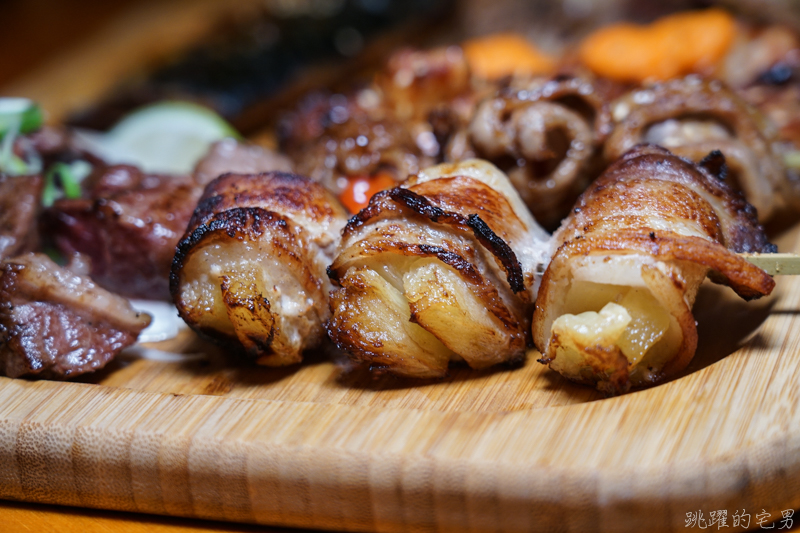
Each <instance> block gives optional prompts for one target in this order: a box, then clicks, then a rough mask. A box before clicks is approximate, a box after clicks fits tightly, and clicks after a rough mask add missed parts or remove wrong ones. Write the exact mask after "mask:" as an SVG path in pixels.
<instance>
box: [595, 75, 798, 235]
mask: <svg viewBox="0 0 800 533" xmlns="http://www.w3.org/2000/svg"><path fill="white" fill-rule="evenodd" d="M612 114H613V118H614V120H615V121H616V125H615V126H614V130H613V131H612V132H611V135H610V136H609V138H608V141H607V142H606V147H605V156H606V160H607V161H608V162H609V163H611V162H613V161H616V160H617V159H618V158H619V157H620V156H622V154H624V153H625V152H627V151H628V150H630V149H631V148H633V147H634V146H635V145H637V144H639V143H642V142H647V143H653V144H658V145H660V146H664V147H665V148H668V149H670V150H671V151H672V152H673V153H675V154H676V155H680V156H683V157H688V158H689V159H691V160H693V161H695V162H700V160H701V159H703V157H705V156H706V154H708V153H709V152H711V151H712V150H720V151H722V152H723V153H724V154H725V158H726V160H727V164H728V167H729V170H730V171H729V172H728V174H729V176H728V178H729V181H731V182H732V186H733V187H734V188H735V189H740V190H741V191H742V192H744V194H745V197H746V198H747V201H748V202H750V204H752V205H753V206H754V207H755V208H756V209H757V210H758V214H759V216H760V218H761V219H762V220H766V219H767V218H769V216H770V215H771V214H772V213H773V211H774V210H775V208H776V207H777V206H778V205H779V202H780V201H781V200H780V197H779V195H777V194H776V191H777V190H778V189H779V188H781V187H783V184H784V181H785V179H786V178H785V169H784V168H783V165H782V164H781V162H780V157H778V156H777V154H776V152H775V149H776V140H777V137H776V136H777V130H776V129H775V127H774V126H773V125H772V124H771V123H770V122H769V121H768V120H766V119H765V117H764V116H763V115H761V114H760V113H759V112H758V111H757V110H756V109H755V108H754V107H752V106H750V105H748V104H747V103H746V102H745V101H744V100H742V99H741V98H739V97H738V96H736V95H735V94H734V93H733V92H731V91H730V90H728V89H727V88H726V87H725V86H724V85H723V84H722V83H721V82H719V81H716V80H714V81H704V80H702V79H700V78H698V77H697V76H688V77H686V78H682V79H676V80H671V81H668V82H665V83H661V84H657V85H653V86H651V87H645V88H641V89H636V90H634V91H632V92H630V93H628V94H627V95H624V96H622V97H621V98H620V99H618V100H617V101H615V102H614V103H613V104H612ZM723 177H724V176H723Z"/></svg>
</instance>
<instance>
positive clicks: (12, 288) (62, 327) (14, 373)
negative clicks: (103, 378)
mask: <svg viewBox="0 0 800 533" xmlns="http://www.w3.org/2000/svg"><path fill="white" fill-rule="evenodd" d="M148 324H150V317H149V316H148V315H146V314H143V313H138V312H136V311H135V310H134V309H133V308H132V307H131V305H130V303H128V301H127V300H126V299H124V298H122V297H120V296H117V295H115V294H111V293H110V292H108V291H106V290H104V289H102V288H100V287H98V286H97V285H95V284H94V283H93V282H92V281H91V280H90V279H89V278H87V277H84V276H79V275H76V274H74V273H73V272H71V271H69V270H67V269H65V268H62V267H59V266H58V265H56V264H55V263H54V262H53V261H51V260H50V259H49V258H48V257H47V256H45V255H42V254H33V253H31V254H27V255H21V256H18V257H15V258H11V259H6V260H4V261H3V262H2V263H0V372H2V373H3V374H5V375H6V376H9V377H12V378H15V377H19V376H34V377H42V378H67V377H73V376H77V375H80V374H84V373H86V372H91V371H94V370H97V369H99V368H103V366H105V364H106V363H108V362H109V361H110V360H111V359H112V358H113V357H114V356H115V355H116V354H117V353H118V352H119V351H120V350H122V349H123V348H125V347H126V346H128V345H130V344H132V343H134V342H135V341H136V337H137V336H138V335H139V333H140V332H141V331H142V330H143V329H144V328H145V327H147V326H148Z"/></svg>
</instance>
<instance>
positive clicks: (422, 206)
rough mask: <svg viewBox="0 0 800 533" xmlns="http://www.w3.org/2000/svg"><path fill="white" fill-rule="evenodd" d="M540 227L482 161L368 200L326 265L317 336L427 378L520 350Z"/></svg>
mask: <svg viewBox="0 0 800 533" xmlns="http://www.w3.org/2000/svg"><path fill="white" fill-rule="evenodd" d="M547 239H548V237H547V234H546V233H545V232H544V231H543V230H542V229H541V228H539V226H538V225H537V224H536V222H535V221H534V220H533V218H532V217H531V216H530V213H529V212H528V211H527V209H526V207H525V205H524V203H523V202H522V201H521V199H520V198H519V196H518V195H517V193H516V191H514V188H513V187H512V185H511V183H510V182H509V181H508V179H507V178H506V176H505V175H503V173H502V172H500V171H499V170H498V169H497V168H496V167H494V166H493V165H491V164H490V163H488V162H486V161H480V160H468V161H464V162H462V163H458V164H449V163H446V164H442V165H438V166H435V167H432V168H429V169H426V170H424V171H423V172H420V173H419V175H417V176H412V177H410V178H409V179H408V180H407V181H406V182H405V183H404V184H403V185H402V186H400V187H396V188H394V189H390V190H386V191H383V192H380V193H378V194H377V195H375V196H373V197H372V199H371V201H370V203H369V205H368V206H367V207H366V208H364V209H363V210H361V212H359V213H358V214H357V215H356V216H355V217H353V218H352V219H351V220H350V221H349V222H348V224H347V226H346V228H345V229H344V232H343V235H342V242H341V244H340V248H339V249H340V252H339V254H338V256H337V257H336V259H335V260H334V262H333V264H332V265H331V266H330V267H329V269H328V272H329V275H330V276H331V277H332V278H333V279H334V280H335V281H336V282H337V283H338V285H339V287H340V288H338V289H336V290H334V291H333V292H332V293H331V310H332V313H333V316H332V318H331V320H330V322H329V323H328V334H329V335H330V337H331V339H332V340H333V341H334V343H336V345H337V346H338V347H339V348H341V349H343V350H345V351H346V352H348V354H349V355H350V356H351V358H353V359H354V360H356V361H358V362H366V363H370V364H371V365H372V366H373V368H378V369H381V370H386V371H389V372H392V373H394V374H398V375H403V376H411V377H439V376H443V375H445V374H446V372H447V366H448V363H449V361H451V360H462V359H463V360H464V361H466V362H467V363H468V364H469V365H470V366H471V367H473V368H484V367H487V366H490V365H494V364H496V363H500V362H503V361H508V360H512V359H515V358H520V357H522V356H523V355H524V354H525V349H526V346H527V345H528V339H529V337H528V327H529V326H528V324H529V321H530V313H531V306H532V303H533V300H534V298H535V294H536V293H535V290H536V287H537V278H536V270H537V267H538V266H540V265H541V264H543V263H544V262H545V259H546V258H545V254H546V242H547Z"/></svg>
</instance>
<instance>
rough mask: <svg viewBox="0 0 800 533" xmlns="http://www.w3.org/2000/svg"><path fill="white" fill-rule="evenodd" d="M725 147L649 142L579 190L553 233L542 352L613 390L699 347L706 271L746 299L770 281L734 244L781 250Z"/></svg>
mask: <svg viewBox="0 0 800 533" xmlns="http://www.w3.org/2000/svg"><path fill="white" fill-rule="evenodd" d="M721 158H722V156H721V154H720V153H719V152H716V153H714V154H712V155H711V156H709V157H708V158H706V159H705V160H704V165H705V166H702V165H701V166H698V165H695V164H692V163H691V162H689V161H687V160H685V159H683V158H679V157H677V156H674V155H672V154H671V153H670V152H669V151H667V150H666V149H663V148H660V147H656V146H652V145H642V146H639V147H636V148H635V149H633V150H631V151H630V152H628V153H627V154H625V155H624V156H623V157H622V159H620V160H619V161H617V162H616V163H615V164H613V165H612V166H611V167H609V168H608V169H607V170H606V172H605V173H604V174H603V175H602V176H600V178H598V180H597V181H596V182H595V183H594V184H592V186H590V187H589V189H588V190H587V191H586V192H585V193H584V194H583V195H582V196H581V198H580V199H579V200H578V203H577V204H576V206H575V209H574V210H573V212H572V214H571V215H570V216H569V217H568V218H567V219H566V220H565V221H564V222H563V224H562V226H561V227H560V228H559V230H558V231H557V232H556V233H555V234H554V236H553V241H552V244H551V249H552V250H554V253H553V256H552V260H551V262H550V264H549V266H548V267H547V270H546V271H545V273H544V277H543V279H542V285H541V289H540V291H539V295H538V299H537V301H536V310H535V313H534V317H533V338H534V342H535V344H536V346H537V348H538V349H539V350H540V351H541V353H542V359H541V362H543V363H546V364H549V365H550V368H552V369H554V370H556V371H558V372H560V373H561V374H563V375H564V376H566V377H567V378H569V379H571V380H574V381H578V382H582V383H587V384H590V385H595V386H597V388H598V389H600V390H603V391H605V392H608V393H618V392H624V391H626V390H627V389H628V388H629V387H630V386H632V385H633V386H645V385H651V384H654V383H658V382H660V381H662V380H664V379H666V378H668V377H670V376H672V375H674V374H675V373H676V372H678V371H680V370H682V369H683V368H684V367H686V365H687V364H688V363H689V361H690V360H691V359H692V357H693V356H694V352H695V348H696V346H697V330H696V324H695V320H694V317H693V316H692V312H691V309H692V305H693V303H694V299H695V295H696V293H697V290H698V288H699V286H700V283H701V282H702V281H703V279H704V278H705V277H706V276H707V275H709V276H710V277H711V279H712V280H713V281H715V282H718V283H723V284H726V285H729V286H730V287H731V288H732V289H733V290H734V291H736V293H737V294H739V295H740V296H741V297H743V298H745V299H750V298H758V297H760V296H763V295H766V294H769V293H770V292H771V291H772V288H773V287H774V281H773V279H772V278H771V277H770V276H769V275H767V274H766V273H765V272H764V271H762V270H760V269H759V268H757V267H755V266H753V265H752V264H750V263H748V262H747V261H746V260H744V259H743V258H741V257H739V256H738V255H736V252H774V251H776V250H775V247H774V246H773V245H771V244H769V243H768V242H767V240H766V237H765V236H764V232H763V230H762V228H761V227H760V226H759V225H758V221H757V220H756V216H755V211H754V209H753V208H752V206H750V205H748V204H746V203H745V201H744V200H743V199H742V198H741V196H740V195H737V194H735V193H734V192H733V191H732V190H731V189H730V187H728V186H727V184H725V183H724V182H723V181H721V180H720V179H719V178H718V176H716V175H714V174H712V172H718V170H717V169H718V168H719V167H720V166H722V165H723V164H724V161H722V160H721ZM712 162H713V164H712ZM709 169H711V170H709Z"/></svg>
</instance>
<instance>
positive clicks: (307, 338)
mask: <svg viewBox="0 0 800 533" xmlns="http://www.w3.org/2000/svg"><path fill="white" fill-rule="evenodd" d="M346 220H347V216H346V213H345V211H344V209H343V208H342V207H341V205H339V203H338V202H337V201H336V199H335V198H333V196H331V195H330V193H328V192H327V191H326V190H325V189H324V188H323V187H322V186H321V185H319V184H317V183H314V182H312V181H311V180H309V179H307V178H304V177H302V176H298V175H295V174H288V173H283V172H269V173H264V174H246V175H242V174H225V175H223V176H220V177H219V178H217V179H216V180H214V181H212V182H211V183H209V184H208V186H207V187H206V189H205V191H204V193H203V196H202V198H201V200H200V203H199V204H198V206H197V209H196V210H195V212H194V214H193V215H192V219H191V221H190V222H189V227H188V230H187V232H186V234H185V235H184V237H183V239H182V240H181V242H180V243H179V244H178V248H177V252H176V254H175V259H174V261H173V263H172V274H171V277H170V290H171V292H172V296H173V299H174V301H175V305H176V306H177V307H178V312H179V313H180V315H181V317H182V318H183V319H184V320H185V321H186V323H187V324H189V326H191V327H192V328H193V329H194V330H196V331H197V332H199V333H201V334H203V335H205V336H207V337H210V338H211V339H212V340H215V341H217V342H219V343H221V344H223V345H226V346H230V347H233V348H238V349H239V350H243V351H244V352H246V354H248V355H249V356H250V357H252V358H254V359H255V360H256V362H257V363H258V364H262V365H268V366H279V365H287V364H292V363H297V362H299V361H301V359H302V352H303V350H304V349H306V348H311V347H313V346H315V345H316V344H318V343H319V341H320V340H321V339H322V338H324V336H325V330H324V328H323V325H322V324H323V322H325V320H327V318H328V316H329V314H330V311H329V308H328V292H329V290H330V289H331V288H332V287H331V285H330V281H329V280H328V278H327V276H326V275H325V267H326V266H327V265H328V264H329V263H330V261H331V259H332V258H333V254H334V252H335V250H336V245H337V244H338V242H339V232H340V231H341V228H342V227H343V226H344V225H345V222H346Z"/></svg>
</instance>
